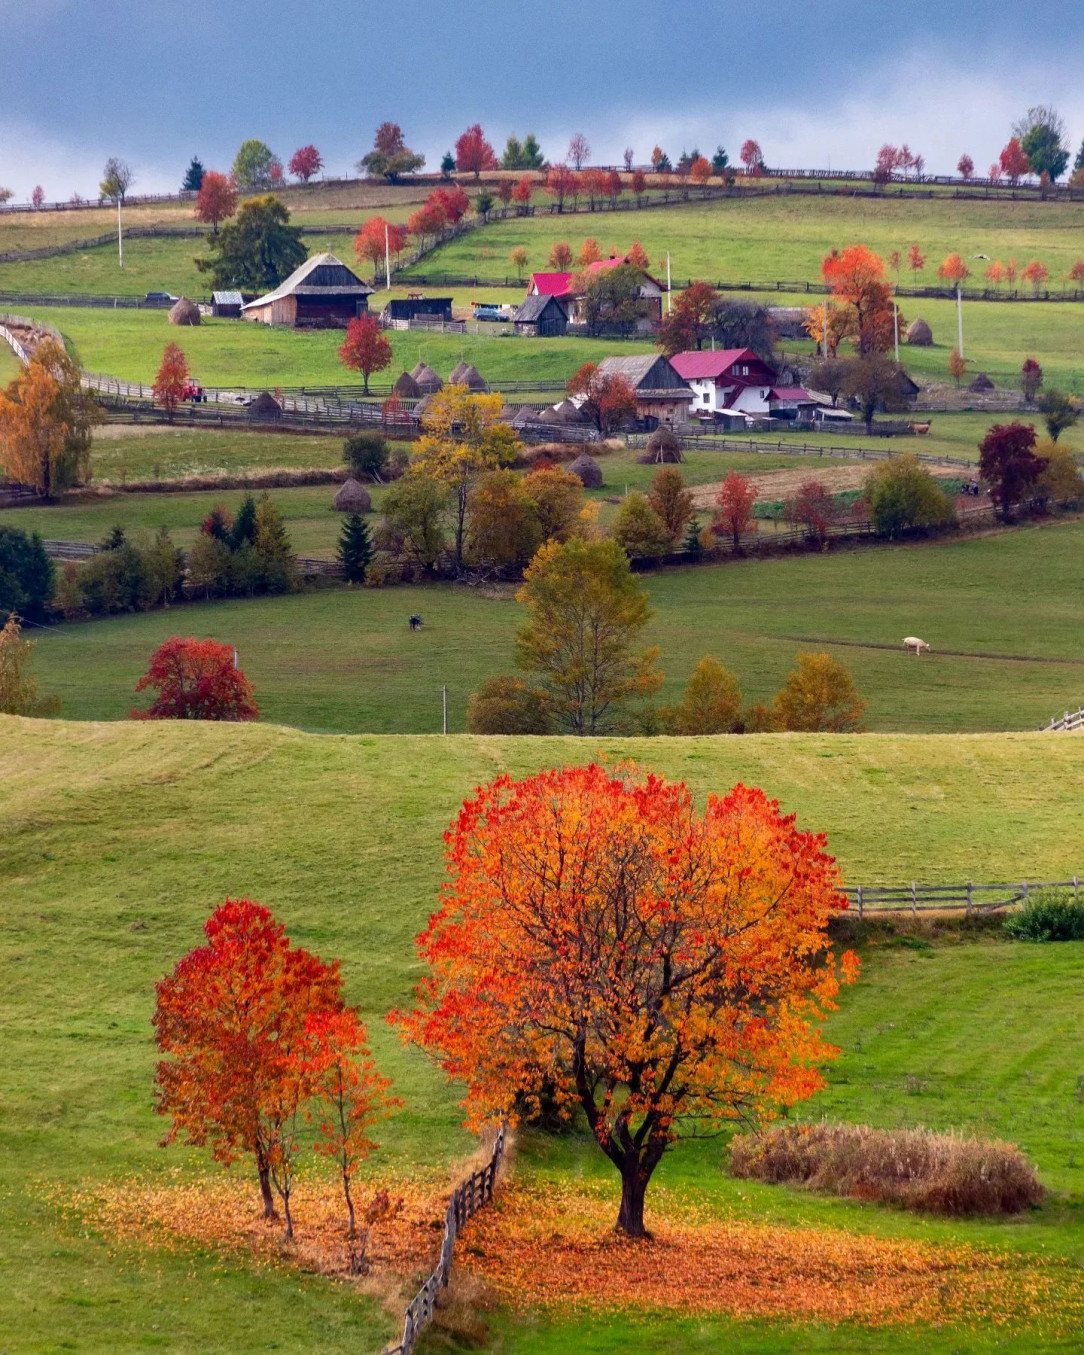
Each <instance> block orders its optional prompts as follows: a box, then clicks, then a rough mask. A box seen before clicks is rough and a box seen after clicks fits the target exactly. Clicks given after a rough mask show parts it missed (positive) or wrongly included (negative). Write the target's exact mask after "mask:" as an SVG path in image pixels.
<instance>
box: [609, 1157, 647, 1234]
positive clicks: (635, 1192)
mask: <svg viewBox="0 0 1084 1355" xmlns="http://www.w3.org/2000/svg"><path fill="white" fill-rule="evenodd" d="M647 1183H648V1173H647V1171H646V1169H645V1168H644V1165H643V1164H642V1163H641V1162H640V1160H639V1158H638V1157H630V1158H629V1159H627V1160H626V1162H625V1164H624V1166H623V1167H622V1168H621V1208H620V1210H619V1211H618V1215H617V1223H616V1225H615V1227H616V1230H617V1231H618V1232H620V1233H626V1234H627V1235H628V1236H629V1237H648V1236H650V1234H649V1233H648V1231H647V1229H646V1228H645V1227H644V1197H645V1195H646V1194H647Z"/></svg>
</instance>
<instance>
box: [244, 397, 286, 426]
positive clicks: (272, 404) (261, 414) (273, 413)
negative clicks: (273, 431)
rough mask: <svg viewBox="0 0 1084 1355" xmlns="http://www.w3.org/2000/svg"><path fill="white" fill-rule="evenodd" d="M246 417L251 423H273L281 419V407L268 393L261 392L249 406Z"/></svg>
mask: <svg viewBox="0 0 1084 1355" xmlns="http://www.w3.org/2000/svg"><path fill="white" fill-rule="evenodd" d="M248 417H249V418H250V419H251V420H252V422H253V423H274V422H275V421H276V420H278V419H281V418H282V406H281V405H280V404H279V402H278V401H277V400H276V399H275V397H274V396H273V395H272V394H271V392H270V391H261V392H260V394H259V395H257V396H256V398H255V400H253V402H252V404H250V405H249V407H248Z"/></svg>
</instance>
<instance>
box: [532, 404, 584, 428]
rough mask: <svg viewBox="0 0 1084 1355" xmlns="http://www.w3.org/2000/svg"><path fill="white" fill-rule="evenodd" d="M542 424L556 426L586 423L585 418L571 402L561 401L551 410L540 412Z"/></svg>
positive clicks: (581, 411)
mask: <svg viewBox="0 0 1084 1355" xmlns="http://www.w3.org/2000/svg"><path fill="white" fill-rule="evenodd" d="M542 422H543V423H556V424H577V423H586V422H587V416H586V415H585V414H584V412H583V410H581V409H580V408H579V406H578V405H575V404H573V402H572V401H571V400H561V401H560V402H559V403H558V404H556V405H554V406H553V408H552V409H544V410H543V411H542Z"/></svg>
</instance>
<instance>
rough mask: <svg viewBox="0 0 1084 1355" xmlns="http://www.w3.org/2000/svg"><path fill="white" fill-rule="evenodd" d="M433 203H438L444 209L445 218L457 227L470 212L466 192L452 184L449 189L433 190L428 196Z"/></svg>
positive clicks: (457, 185)
mask: <svg viewBox="0 0 1084 1355" xmlns="http://www.w3.org/2000/svg"><path fill="white" fill-rule="evenodd" d="M429 197H430V199H431V200H432V201H434V202H439V203H440V205H441V206H442V207H443V208H444V215H445V218H446V219H447V220H448V221H450V222H451V223H452V225H453V226H454V225H457V224H458V223H459V222H460V221H462V220H463V218H464V217H465V216H466V215H467V213H468V212H469V211H470V198H468V197H467V194H466V191H465V190H464V189H463V188H462V187H461V186H460V185H459V184H457V183H456V184H452V186H451V187H450V188H434V190H433V191H432V193H430V195H429Z"/></svg>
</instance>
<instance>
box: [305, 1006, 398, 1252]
mask: <svg viewBox="0 0 1084 1355" xmlns="http://www.w3.org/2000/svg"><path fill="white" fill-rule="evenodd" d="M305 1043H306V1045H307V1046H308V1049H307V1051H305V1053H304V1054H303V1057H305V1059H306V1062H307V1065H308V1071H309V1073H310V1075H311V1079H312V1092H313V1095H314V1096H315V1097H316V1098H317V1103H316V1106H315V1108H314V1109H313V1110H310V1112H309V1114H310V1118H312V1119H315V1121H316V1124H317V1137H316V1141H315V1143H314V1144H313V1149H314V1151H315V1152H317V1153H321V1154H322V1155H323V1156H325V1157H328V1158H330V1159H331V1160H332V1161H333V1162H334V1163H335V1164H336V1166H337V1167H338V1169H339V1178H340V1180H341V1181H342V1187H343V1198H344V1199H345V1200H346V1209H347V1217H348V1220H349V1226H348V1229H347V1237H350V1238H353V1237H354V1236H355V1235H356V1231H357V1230H356V1226H355V1224H356V1220H355V1215H354V1199H353V1196H352V1195H351V1192H350V1186H351V1183H352V1181H353V1178H354V1174H355V1173H356V1171H357V1169H358V1166H359V1164H360V1163H361V1162H363V1161H364V1160H365V1158H367V1157H368V1156H369V1154H370V1153H371V1152H373V1151H374V1150H375V1149H376V1147H377V1145H376V1143H375V1142H374V1141H373V1138H372V1129H373V1126H374V1125H375V1124H376V1123H377V1121H378V1120H381V1119H384V1118H385V1117H386V1116H387V1115H389V1114H390V1113H391V1110H392V1108H393V1107H395V1106H401V1105H402V1102H401V1101H400V1100H399V1099H398V1098H395V1097H389V1096H388V1095H387V1092H388V1088H389V1087H390V1086H391V1079H390V1078H387V1077H381V1075H380V1074H379V1073H378V1072H377V1070H376V1064H375V1063H374V1062H373V1059H372V1056H371V1055H370V1053H369V1045H368V1035H367V1032H366V1029H365V1026H364V1024H363V1023H362V1022H361V1021H360V1020H359V1019H358V1013H357V1010H356V1009H355V1008H354V1007H339V1008H338V1009H334V1008H331V1009H328V1008H320V1009H318V1010H316V1011H313V1012H311V1013H310V1014H309V1016H308V1018H307V1020H306V1022H305Z"/></svg>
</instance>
